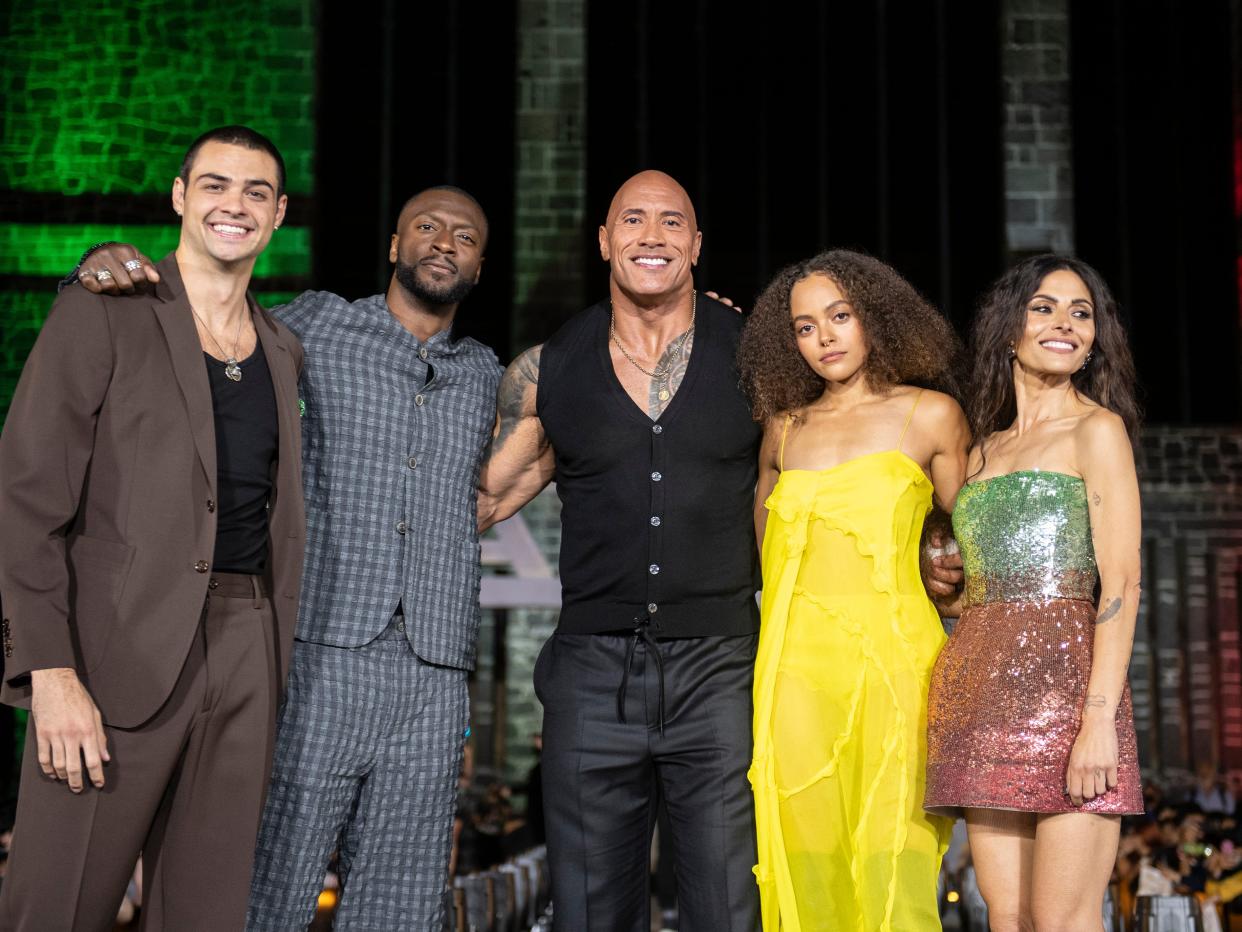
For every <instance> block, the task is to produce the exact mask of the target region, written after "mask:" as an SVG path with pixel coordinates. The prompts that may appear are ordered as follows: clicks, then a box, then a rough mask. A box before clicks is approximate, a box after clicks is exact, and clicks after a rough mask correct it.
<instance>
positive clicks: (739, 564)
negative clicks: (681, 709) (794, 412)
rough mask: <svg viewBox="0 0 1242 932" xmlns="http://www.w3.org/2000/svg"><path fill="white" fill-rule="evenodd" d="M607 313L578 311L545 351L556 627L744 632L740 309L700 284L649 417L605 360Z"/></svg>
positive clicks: (747, 507) (748, 457) (543, 394)
mask: <svg viewBox="0 0 1242 932" xmlns="http://www.w3.org/2000/svg"><path fill="white" fill-rule="evenodd" d="M608 320H609V302H607V301H603V302H601V303H599V304H597V305H595V306H594V307H591V308H589V309H587V310H586V311H583V312H582V313H581V314H578V315H577V316H576V317H574V318H572V319H571V320H570V321H569V322H568V323H566V324H565V326H563V327H562V328H561V329H560V330H559V331H557V333H556V334H555V335H554V336H553V337H552V338H551V339H550V340H548V342H547V343H545V344H544V346H543V352H542V355H541V357H540V363H539V387H538V393H537V401H536V404H537V410H538V413H539V418H540V420H541V421H542V422H543V428H544V430H545V431H546V433H547V435H548V438H549V439H550V441H551V443H552V448H553V450H554V451H555V453H556V477H555V478H556V489H557V494H558V495H559V496H560V499H561V504H562V508H561V527H562V536H561V557H560V569H561V586H562V607H561V617H560V624H559V626H558V628H557V630H558V631H559V632H562V633H567V634H598V633H603V632H617V631H629V630H634V629H635V628H636V627H637V626H639V625H648V624H649V625H650V629H651V631H652V633H653V634H655V635H656V636H657V637H666V638H668V637H703V636H707V635H740V634H751V633H753V632H755V631H757V630H758V627H759V614H758V611H757V609H756V606H755V598H754V596H755V590H756V588H757V587H758V583H759V573H758V559H757V554H756V552H755V534H754V525H753V506H754V496H755V482H756V478H757V455H758V446H759V440H760V435H761V431H760V428H759V426H758V425H757V424H755V422H754V421H753V420H752V419H751V416H750V408H749V405H748V404H747V402H746V398H745V396H744V395H743V393H742V389H741V387H740V384H739V380H738V374H737V368H736V363H735V355H736V352H737V342H738V337H739V335H740V333H741V329H742V317H741V315H740V314H738V313H736V312H735V311H733V310H731V309H729V308H726V307H725V306H724V305H722V304H719V303H717V302H716V301H712V300H711V299H710V298H704V297H703V296H702V295H700V296H699V298H698V314H697V317H696V322H695V328H694V345H693V348H692V350H691V353H690V362H689V363H688V365H687V368H686V374H685V377H684V378H683V380H682V383H681V386H680V387H679V388H678V390H677V394H676V395H674V396H673V399H672V401H671V402H669V405H668V407H667V408H666V409H665V411H664V414H663V415H661V417H660V418H659V419H658V420H655V421H653V420H651V418H650V417H648V415H647V413H646V412H645V411H644V410H643V409H641V408H639V407H638V405H636V404H635V403H634V402H633V401H632V400H631V399H630V397H629V396H628V395H627V394H626V392H625V389H624V388H622V386H621V383H620V381H619V380H618V379H617V376H616V373H615V372H614V371H613V368H612V360H611V359H610V357H609V351H608Z"/></svg>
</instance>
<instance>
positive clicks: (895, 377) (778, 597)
mask: <svg viewBox="0 0 1242 932" xmlns="http://www.w3.org/2000/svg"><path fill="white" fill-rule="evenodd" d="M956 345H957V344H956V338H955V337H954V335H953V332H952V330H951V329H950V328H949V326H948V324H947V323H946V322H945V320H944V319H943V318H942V317H941V316H940V315H939V314H938V313H937V312H936V311H935V310H934V309H932V308H931V307H930V306H929V305H928V304H927V303H926V302H925V301H923V300H922V298H920V297H919V295H918V294H917V293H916V292H915V291H914V289H913V288H911V287H910V285H909V284H908V283H907V282H905V281H904V280H903V279H902V278H901V277H900V276H899V275H898V274H897V273H896V272H895V271H893V270H892V269H891V268H889V267H888V266H886V265H884V264H883V263H882V262H879V261H878V260H875V259H872V258H870V257H867V256H861V255H858V254H856V253H850V252H844V251H835V252H829V253H825V254H823V255H820V256H816V257H815V258H814V259H810V260H808V261H806V262H803V263H801V264H799V265H797V266H793V267H791V268H789V269H786V270H785V271H783V272H782V273H781V274H780V275H778V276H777V278H776V279H775V281H773V282H772V284H771V285H769V286H768V288H767V290H766V291H765V292H764V293H763V295H762V296H761V297H760V298H759V301H758V303H757V306H756V308H755V311H754V313H753V314H752V316H751V319H750V320H749V321H748V323H747V326H746V330H745V331H744V333H743V336H742V346H741V349H740V352H739V363H740V367H741V371H742V376H743V379H744V381H745V383H746V385H747V387H748V389H749V390H750V394H751V398H752V401H753V403H754V409H755V415H756V417H757V418H758V419H760V420H763V421H764V422H765V432H764V440H763V445H762V448H761V451H760V460H759V477H760V478H759V488H758V493H757V496H756V509H755V510H756V514H755V524H756V532H757V534H758V537H759V541H760V545H761V549H762V552H763V605H762V609H761V614H762V627H761V629H760V634H759V651H758V656H757V658H756V664H755V694H754V695H755V714H754V740H755V750H754V761H753V764H752V767H751V771H750V778H751V783H752V785H753V786H754V791H755V810H756V813H755V814H756V826H757V835H758V861H759V863H758V866H757V868H756V869H755V873H756V876H757V877H758V881H759V889H760V896H761V901H762V914H763V926H764V929H766V930H768V932H812V930H822V932H874V930H902V932H923V930H927V929H939V928H940V921H939V916H938V911H937V903H936V877H937V873H938V871H939V866H940V859H941V856H942V854H943V852H944V848H945V846H946V844H947V842H948V832H949V828H950V823H949V821H948V820H947V819H941V818H938V817H935V816H928V815H927V813H925V812H924V811H923V773H924V761H925V746H924V740H925V738H924V736H925V713H926V702H927V685H928V680H929V677H930V674H931V667H932V664H933V662H934V661H935V658H936V654H937V652H938V651H939V650H940V647H941V645H942V644H943V643H944V629H943V627H942V626H941V623H940V618H939V616H938V615H937V612H936V610H935V608H934V607H933V606H932V604H931V602H930V601H929V600H928V598H927V594H926V592H925V591H924V588H923V582H922V579H921V578H920V574H919V540H920V536H921V532H922V528H923V522H924V519H925V517H926V516H927V513H928V512H929V511H930V509H931V507H932V498H933V494H934V496H935V498H937V499H938V500H939V501H940V502H941V503H942V504H946V505H947V504H950V503H952V501H953V498H954V496H955V495H956V494H957V490H958V487H959V486H960V485H961V482H962V478H963V476H964V475H965V468H966V446H967V434H966V419H965V416H964V415H963V414H962V411H961V409H960V408H959V407H958V405H957V402H955V401H954V400H953V399H952V398H951V397H950V396H949V395H947V394H941V393H940V392H937V391H932V390H923V389H920V388H916V387H914V386H913V385H911V384H908V383H917V384H921V385H931V386H934V385H937V384H943V383H944V381H945V376H946V373H947V371H948V369H949V367H950V364H951V361H952V358H953V354H954V350H955V348H956ZM903 383H906V384H903Z"/></svg>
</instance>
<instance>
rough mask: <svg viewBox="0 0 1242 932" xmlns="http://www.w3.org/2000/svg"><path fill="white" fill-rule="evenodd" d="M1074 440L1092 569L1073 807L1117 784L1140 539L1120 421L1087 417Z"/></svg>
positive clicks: (1071, 776) (1107, 415)
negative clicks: (1096, 583)
mask: <svg viewBox="0 0 1242 932" xmlns="http://www.w3.org/2000/svg"><path fill="white" fill-rule="evenodd" d="M1078 434H1079V435H1078V437H1077V438H1076V441H1077V442H1076V448H1077V458H1078V465H1079V468H1080V470H1081V472H1082V475H1083V481H1084V482H1085V483H1086V485H1087V501H1088V503H1089V504H1088V510H1089V514H1090V515H1091V541H1092V544H1093V545H1094V547H1095V560H1096V565H1097V566H1098V568H1099V571H1100V603H1099V605H1098V606H1097V608H1096V617H1095V641H1094V652H1093V654H1092V659H1091V678H1090V680H1089V681H1088V684H1087V697H1086V700H1085V701H1084V702H1083V709H1082V725H1081V726H1080V728H1079V731H1078V739H1077V740H1076V741H1075V742H1074V748H1073V750H1072V751H1071V752H1070V759H1069V767H1068V769H1067V772H1066V789H1067V790H1068V791H1069V795H1070V798H1071V799H1072V800H1073V802H1074V804H1075V805H1080V804H1081V803H1082V802H1083V801H1084V800H1088V799H1092V798H1094V797H1095V796H1098V795H1100V794H1102V793H1104V792H1105V791H1106V790H1108V789H1111V788H1112V787H1114V786H1116V785H1117V728H1116V718H1117V706H1118V704H1119V703H1120V702H1121V695H1122V691H1123V690H1124V689H1125V685H1126V670H1127V668H1128V667H1129V666H1130V648H1131V647H1132V646H1133V644H1134V623H1135V619H1136V618H1137V617H1138V603H1139V592H1140V586H1139V583H1140V579H1139V576H1140V569H1141V567H1140V560H1139V544H1140V541H1141V537H1142V528H1141V516H1140V512H1139V490H1138V477H1137V476H1136V475H1135V471H1134V454H1133V452H1132V450H1131V448H1130V440H1129V438H1128V437H1127V436H1126V431H1125V427H1124V425H1123V424H1122V422H1121V418H1119V417H1117V415H1115V414H1113V413H1111V412H1109V411H1097V412H1095V413H1093V414H1091V415H1090V416H1089V417H1087V418H1086V419H1085V420H1084V422H1083V424H1082V426H1081V427H1080V428H1079V431H1078Z"/></svg>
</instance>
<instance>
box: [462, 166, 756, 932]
mask: <svg viewBox="0 0 1242 932" xmlns="http://www.w3.org/2000/svg"><path fill="white" fill-rule="evenodd" d="M702 239H703V237H702V234H701V233H700V232H699V229H698V224H697V222H696V219H695V214H694V206H693V205H692V204H691V202H690V198H689V196H688V195H687V194H686V192H685V190H684V189H683V188H682V187H681V185H679V184H678V183H677V182H676V181H675V180H674V179H672V178H670V177H669V176H668V175H665V174H663V173H662V172H653V171H647V172H642V173H640V174H638V175H635V176H634V177H633V178H631V179H629V180H628V181H627V182H626V183H625V184H624V185H622V186H621V189H620V190H619V191H617V193H616V196H615V197H614V198H613V200H612V204H611V206H610V207H609V210H608V217H607V220H606V222H605V223H604V224H603V225H602V226H601V227H600V228H599V249H600V255H601V256H602V257H603V259H604V261H605V262H607V263H608V264H609V267H610V270H611V275H610V279H609V298H608V299H606V300H604V301H601V302H599V303H598V304H596V305H595V306H593V307H591V308H588V309H587V310H586V311H583V312H582V313H581V314H579V315H578V316H576V317H574V318H573V319H572V320H570V321H569V322H568V323H567V324H566V325H565V326H564V327H562V328H561V329H560V330H559V331H558V332H557V333H556V334H555V335H554V336H553V337H552V338H551V339H550V340H548V342H547V343H545V344H543V345H542V346H536V347H534V348H532V349H530V350H527V351H526V352H525V353H523V354H522V355H521V356H519V357H518V358H517V359H516V360H514V362H513V364H512V365H510V366H509V368H508V369H507V370H506V372H505V375H504V378H503V379H502V381H501V386H500V393H499V399H498V412H497V423H496V428H495V432H494V437H493V440H492V451H491V454H490V457H489V459H488V460H487V462H486V463H485V465H484V469H483V473H482V479H481V483H480V493H479V509H480V523H481V525H482V526H483V527H487V526H489V525H490V524H492V523H494V522H496V521H499V520H502V519H503V518H505V517H508V516H509V515H511V514H512V513H513V512H515V511H516V510H517V509H518V508H520V507H521V506H522V505H523V504H525V503H526V502H527V501H529V500H530V499H531V498H533V497H534V495H535V494H536V493H538V491H539V490H540V489H541V488H542V487H543V486H544V485H546V484H547V483H548V481H549V480H550V479H555V480H556V487H557V493H558V494H559V495H560V498H561V502H562V511H561V523H562V538H561V585H562V589H563V592H562V608H561V616H560V621H559V624H558V627H557V630H556V633H555V634H554V635H553V637H552V638H551V639H550V640H549V641H548V643H547V644H546V645H545V646H544V648H543V651H542V652H541V653H540V656H539V659H538V661H537V662H536V665H535V690H536V692H537V693H538V695H539V698H540V700H541V701H542V703H543V706H544V725H543V758H542V760H543V785H544V806H545V820H546V827H547V836H548V858H549V864H550V867H551V874H552V898H553V903H554V905H555V910H556V911H555V921H556V927H557V929H558V930H566V932H582V930H591V932H610V930H615V932H639V930H644V932H645V930H647V929H649V928H650V909H651V906H650V893H649V885H648V851H649V846H650V840H651V830H652V825H653V823H654V820H655V814H656V809H657V801H658V800H659V799H660V798H662V799H663V801H664V803H665V806H666V807H667V811H668V816H669V822H670V825H671V828H672V847H673V850H674V857H675V862H676V874H677V894H678V904H679V907H680V911H681V916H680V925H679V928H680V929H681V930H682V932H728V930H736V932H743V930H746V932H749V930H754V929H757V928H758V923H759V920H758V889H757V887H756V884H755V879H754V876H753V874H752V873H751V869H752V867H753V866H754V864H755V834H754V831H755V830H754V813H753V806H752V799H751V793H750V786H749V784H748V783H747V779H746V771H747V768H748V767H749V764H750V756H751V681H752V671H753V667H754V659H755V647H756V643H757V637H758V630H759V618H758V611H757V609H756V605H755V598H754V595H755V590H756V587H757V584H758V578H759V577H758V558H757V554H756V552H755V542H754V541H755V538H754V531H753V525H752V507H753V504H754V489H755V480H756V463H757V451H758V444H759V439H760V432H759V429H758V427H757V426H756V424H755V423H754V422H753V421H752V420H751V416H750V408H749V405H748V404H747V401H746V398H745V397H744V395H743V394H742V391H741V389H740V388H739V380H738V374H737V371H736V369H735V366H734V355H735V352H736V349H737V341H738V337H739V335H740V333H741V328H742V319H741V318H740V317H739V315H737V314H736V313H735V312H734V311H732V310H730V309H729V308H726V307H724V306H723V305H721V304H718V303H717V302H715V301H713V300H711V299H710V298H707V297H705V296H703V295H701V294H697V293H696V292H695V289H694V281H693V269H694V266H695V264H696V263H697V262H698V258H699V249H700V247H701V246H702Z"/></svg>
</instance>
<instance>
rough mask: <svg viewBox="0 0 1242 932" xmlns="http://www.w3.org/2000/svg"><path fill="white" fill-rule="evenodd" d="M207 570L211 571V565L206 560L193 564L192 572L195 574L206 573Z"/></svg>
mask: <svg viewBox="0 0 1242 932" xmlns="http://www.w3.org/2000/svg"><path fill="white" fill-rule="evenodd" d="M209 569H211V564H210V563H208V562H207V561H206V560H199V561H198V562H197V563H195V564H194V572H196V573H206V572H207V571H208V570H209Z"/></svg>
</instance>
